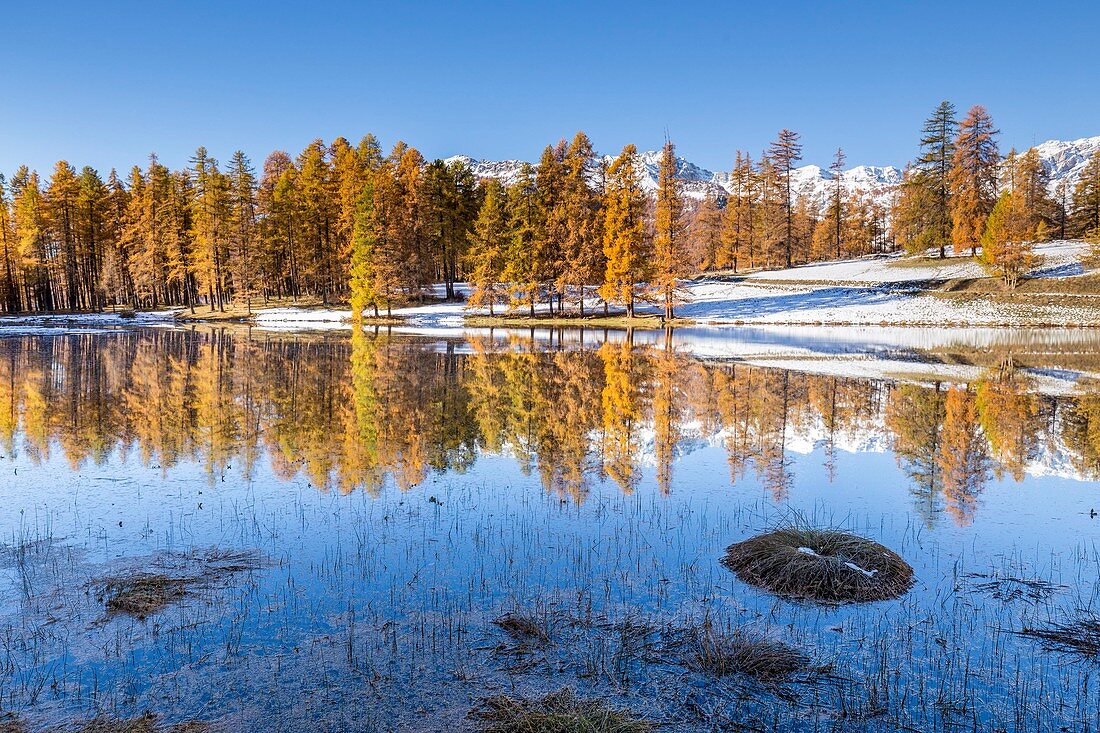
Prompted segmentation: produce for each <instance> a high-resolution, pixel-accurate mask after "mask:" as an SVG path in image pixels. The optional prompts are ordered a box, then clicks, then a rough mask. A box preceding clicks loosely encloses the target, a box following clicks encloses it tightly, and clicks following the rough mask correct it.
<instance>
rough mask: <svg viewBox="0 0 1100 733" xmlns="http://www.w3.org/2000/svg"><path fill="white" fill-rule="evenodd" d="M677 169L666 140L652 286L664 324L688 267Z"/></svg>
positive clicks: (660, 172) (659, 184)
mask: <svg viewBox="0 0 1100 733" xmlns="http://www.w3.org/2000/svg"><path fill="white" fill-rule="evenodd" d="M676 168H677V161H676V148H675V146H674V145H673V144H672V142H671V141H667V140H666V141H665V145H664V148H663V149H662V150H661V161H660V165H659V166H658V172H657V202H656V213H655V215H654V237H653V250H654V251H653V254H654V258H653V282H652V287H653V288H654V289H655V290H656V291H657V295H658V297H659V298H660V301H661V302H662V304H663V305H664V318H665V320H666V321H670V320H672V319H673V317H674V316H675V307H676V304H677V303H678V302H682V300H683V297H682V294H681V289H680V287H679V281H680V278H682V277H683V276H684V275H685V273H686V264H687V258H686V256H685V254H686V253H685V251H684V244H685V242H684V232H683V228H684V227H683V211H684V201H683V194H682V193H681V192H680V180H679V179H678V178H677V177H676Z"/></svg>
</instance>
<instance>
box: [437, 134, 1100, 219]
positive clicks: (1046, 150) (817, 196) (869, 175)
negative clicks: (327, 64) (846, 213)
mask: <svg viewBox="0 0 1100 733" xmlns="http://www.w3.org/2000/svg"><path fill="white" fill-rule="evenodd" d="M1035 147H1036V149H1037V150H1038V152H1039V157H1040V158H1041V159H1042V161H1043V166H1044V167H1045V168H1046V170H1047V172H1048V173H1049V174H1050V191H1051V192H1052V193H1054V192H1056V190H1057V188H1058V185H1059V184H1060V183H1061V182H1062V181H1065V182H1066V185H1067V186H1068V187H1069V188H1068V190H1069V191H1070V192H1071V193H1072V191H1073V187H1074V186H1075V185H1076V183H1077V180H1078V179H1079V178H1080V177H1081V172H1082V171H1083V170H1084V167H1085V164H1086V163H1087V162H1088V159H1089V158H1090V157H1091V156H1092V155H1094V154H1095V153H1096V151H1097V150H1100V135H1098V136H1096V137H1084V138H1081V139H1079V140H1071V141H1060V140H1049V141H1047V142H1045V143H1042V144H1041V145H1037V146H1035ZM612 158H613V156H610V155H608V156H604V160H605V161H607V162H610V161H611V160H612ZM639 158H640V159H641V166H642V171H641V173H642V186H643V187H644V188H645V189H646V190H647V191H650V192H652V191H656V190H657V170H658V164H659V162H660V158H661V152H660V151H659V150H648V151H646V152H643V153H640V154H639ZM458 160H460V161H462V162H463V163H465V164H466V165H467V166H469V167H470V169H471V170H473V172H474V174H475V175H476V176H478V177H479V178H496V179H499V180H501V181H503V182H504V183H506V184H510V183H514V182H516V181H517V180H519V176H520V171H521V170H522V168H523V165H524V161H522V160H501V161H492V160H475V159H474V158H470V157H469V156H466V155H456V156H453V157H451V158H448V159H447V161H448V162H450V161H458ZM532 165H534V164H532ZM901 175H902V171H901V169H900V168H897V167H895V166H891V165H887V166H874V165H857V166H855V167H854V168H849V169H848V170H846V171H843V172H842V173H841V174H840V176H841V184H842V185H843V187H844V189H845V191H847V192H849V193H855V194H858V195H861V196H867V197H869V198H870V199H871V200H873V201H875V202H877V203H881V204H882V205H884V206H886V207H889V206H890V204H891V203H892V202H893V197H894V195H895V193H896V190H897V187H898V184H900V183H901ZM677 177H678V178H679V179H680V180H681V181H683V182H684V185H683V190H684V193H685V194H686V195H687V196H689V197H691V198H694V199H697V200H702V199H703V198H705V197H706V196H707V194H713V195H714V196H717V197H720V198H722V197H725V196H726V195H727V194H728V193H729V192H730V190H731V187H730V174H729V173H726V172H717V173H716V172H714V171H710V170H707V169H706V168H702V167H700V166H698V165H696V164H694V163H692V162H690V161H688V160H686V159H684V158H681V159H680V160H679V162H678V165H677ZM792 178H793V181H792V182H793V185H794V188H795V189H796V190H797V191H798V192H799V193H800V194H802V195H804V196H809V197H810V198H811V200H814V201H817V202H818V203H819V206H822V207H824V206H825V202H826V201H828V196H829V192H830V191H831V190H832V185H833V180H834V179H833V174H832V172H830V171H829V170H826V169H824V168H821V167H820V166H817V165H804V166H802V167H800V168H796V169H795V170H794V173H793V176H792Z"/></svg>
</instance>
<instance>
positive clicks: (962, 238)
mask: <svg viewBox="0 0 1100 733" xmlns="http://www.w3.org/2000/svg"><path fill="white" fill-rule="evenodd" d="M998 134H999V131H998V130H997V129H996V128H995V127H994V126H993V119H992V118H991V117H990V116H989V112H987V111H986V109H985V107H983V106H981V105H980V104H979V105H975V106H973V107H971V108H970V112H968V113H967V115H966V119H964V120H963V121H962V122H960V123H959V134H958V137H957V138H956V139H955V152H954V155H953V157H952V160H951V171H950V172H949V174H948V183H949V186H950V194H951V221H952V229H951V237H952V241H953V242H954V244H955V251H956V252H962V251H964V250H967V249H969V250H970V252H971V254H973V255H976V254H977V251H978V246H979V245H980V244H981V239H982V234H983V233H984V231H985V223H986V221H987V220H988V219H989V215H990V213H992V211H993V207H994V205H995V204H996V203H997V188H998V187H997V179H998V175H999V164H1000V162H1001V156H1000V152H999V151H998V150H997V135H998Z"/></svg>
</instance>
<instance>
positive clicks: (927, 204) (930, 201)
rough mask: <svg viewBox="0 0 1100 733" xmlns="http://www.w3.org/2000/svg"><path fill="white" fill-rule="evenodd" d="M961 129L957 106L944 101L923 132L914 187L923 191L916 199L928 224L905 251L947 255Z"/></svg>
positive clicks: (915, 169) (924, 225)
mask: <svg viewBox="0 0 1100 733" xmlns="http://www.w3.org/2000/svg"><path fill="white" fill-rule="evenodd" d="M958 127H959V123H958V121H957V120H956V119H955V105H953V104H951V102H948V101H947V100H944V101H942V102H940V104H939V106H938V107H936V109H935V111H933V112H932V115H931V116H930V117H929V118H928V119H927V120H925V122H924V126H923V127H922V128H921V138H920V155H919V156H918V157H917V161H916V164H915V166H914V168H913V170H914V175H913V180H912V181H911V185H913V186H917V187H919V188H921V189H923V190H922V191H920V192H919V193H917V194H916V195H917V197H918V199H919V200H920V202H921V206H922V207H923V208H924V209H925V213H924V214H923V217H922V218H923V219H924V221H925V223H924V224H923V225H922V226H921V227H920V228H919V229H918V230H917V231H914V232H913V233H912V234H911V236H910V238H909V241H911V242H913V244H911V245H909V246H907V247H906V248H907V249H908V250H910V251H917V250H920V251H923V250H925V249H929V248H935V249H937V250H939V253H940V257H941V258H942V257H945V256H946V255H947V245H948V244H949V243H950V242H951V231H952V219H951V184H950V180H949V178H950V174H951V168H952V166H953V165H954V159H955V136H956V135H957V134H958Z"/></svg>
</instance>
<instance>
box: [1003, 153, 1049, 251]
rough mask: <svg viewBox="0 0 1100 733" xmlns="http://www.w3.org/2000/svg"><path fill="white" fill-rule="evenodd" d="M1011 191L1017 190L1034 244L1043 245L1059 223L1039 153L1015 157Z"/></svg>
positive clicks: (1046, 173) (1047, 175)
mask: <svg viewBox="0 0 1100 733" xmlns="http://www.w3.org/2000/svg"><path fill="white" fill-rule="evenodd" d="M1011 176H1012V183H1011V187H1012V189H1013V190H1015V189H1019V190H1020V192H1021V194H1022V196H1023V200H1024V206H1025V207H1026V208H1027V212H1028V216H1029V217H1030V218H1031V220H1032V223H1033V229H1034V231H1033V234H1032V236H1033V237H1034V240H1033V241H1036V242H1045V241H1047V240H1048V239H1050V234H1051V233H1052V232H1053V231H1054V228H1055V227H1056V226H1057V224H1058V204H1057V202H1055V201H1054V199H1053V198H1052V197H1051V195H1050V192H1049V191H1048V190H1047V189H1048V185H1049V183H1050V174H1049V173H1048V172H1047V170H1046V168H1044V167H1043V161H1042V159H1041V158H1040V157H1039V151H1038V150H1036V149H1035V148H1028V150H1027V152H1025V153H1024V154H1023V155H1021V156H1019V157H1017V158H1016V162H1015V166H1013V170H1012V173H1011Z"/></svg>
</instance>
